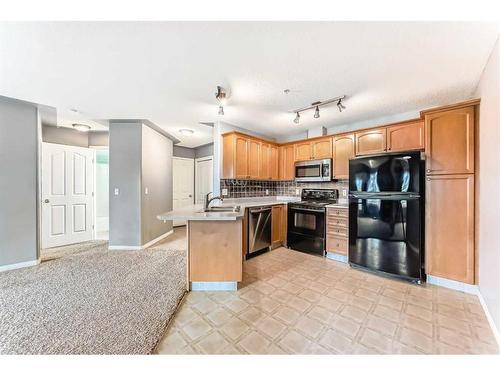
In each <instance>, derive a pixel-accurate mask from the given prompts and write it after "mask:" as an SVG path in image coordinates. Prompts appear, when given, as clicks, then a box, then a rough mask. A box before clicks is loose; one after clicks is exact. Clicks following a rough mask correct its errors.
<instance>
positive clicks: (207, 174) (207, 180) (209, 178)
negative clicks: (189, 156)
mask: <svg viewBox="0 0 500 375" xmlns="http://www.w3.org/2000/svg"><path fill="white" fill-rule="evenodd" d="M213 165H214V162H213V156H206V157H203V158H198V159H195V176H196V183H195V191H196V203H197V204H203V203H204V201H205V196H206V195H207V193H210V192H212V191H213V186H214V185H213V183H214V182H213V168H214V167H213Z"/></svg>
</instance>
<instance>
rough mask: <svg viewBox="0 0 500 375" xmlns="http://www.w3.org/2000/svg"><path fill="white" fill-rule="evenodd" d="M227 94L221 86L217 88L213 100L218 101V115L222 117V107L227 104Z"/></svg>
mask: <svg viewBox="0 0 500 375" xmlns="http://www.w3.org/2000/svg"><path fill="white" fill-rule="evenodd" d="M227 97H228V95H227V92H226V90H224V88H222V87H221V86H217V92H216V93H215V98H216V99H217V100H218V101H219V115H220V116H224V106H225V105H226V104H227Z"/></svg>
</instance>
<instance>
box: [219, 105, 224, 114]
mask: <svg viewBox="0 0 500 375" xmlns="http://www.w3.org/2000/svg"><path fill="white" fill-rule="evenodd" d="M219 116H224V107H223V106H221V105H220V106H219Z"/></svg>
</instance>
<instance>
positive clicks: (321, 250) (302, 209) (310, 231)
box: [287, 189, 339, 256]
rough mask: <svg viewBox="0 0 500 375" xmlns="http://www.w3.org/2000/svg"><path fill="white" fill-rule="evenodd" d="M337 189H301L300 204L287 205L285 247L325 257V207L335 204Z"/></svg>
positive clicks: (337, 194) (291, 203)
mask: <svg viewBox="0 0 500 375" xmlns="http://www.w3.org/2000/svg"><path fill="white" fill-rule="evenodd" d="M338 196H339V191H338V190H337V189H303V190H302V194H301V199H302V200H301V201H300V202H290V203H288V231H287V246H288V247H289V248H290V249H293V250H299V251H303V252H307V253H313V254H318V255H322V256H324V255H325V243H326V227H325V223H326V219H325V216H326V207H325V206H327V205H329V204H332V203H336V202H337V199H338Z"/></svg>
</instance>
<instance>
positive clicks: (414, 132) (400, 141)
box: [387, 121, 425, 152]
mask: <svg viewBox="0 0 500 375" xmlns="http://www.w3.org/2000/svg"><path fill="white" fill-rule="evenodd" d="M424 147H425V144H424V122H423V121H415V122H407V123H404V124H397V125H391V126H388V127H387V151H390V152H394V151H410V150H421V149H423V148H424Z"/></svg>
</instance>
